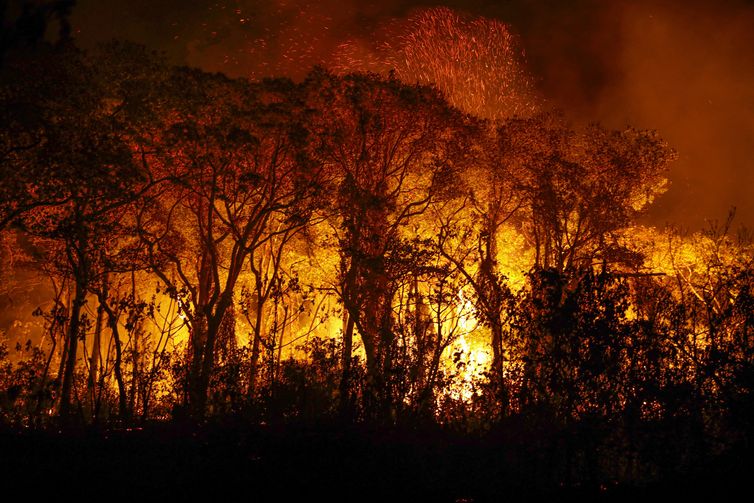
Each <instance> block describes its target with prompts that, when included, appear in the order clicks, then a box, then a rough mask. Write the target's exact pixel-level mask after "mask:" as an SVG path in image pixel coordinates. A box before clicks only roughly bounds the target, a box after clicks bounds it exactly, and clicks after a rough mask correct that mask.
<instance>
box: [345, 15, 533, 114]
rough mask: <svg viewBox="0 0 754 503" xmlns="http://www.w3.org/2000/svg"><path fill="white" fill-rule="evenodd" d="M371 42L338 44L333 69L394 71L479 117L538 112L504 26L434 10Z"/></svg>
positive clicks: (395, 24) (389, 28) (529, 82)
mask: <svg viewBox="0 0 754 503" xmlns="http://www.w3.org/2000/svg"><path fill="white" fill-rule="evenodd" d="M374 40H376V42H374V41H370V42H366V41H361V40H352V41H349V42H345V43H343V44H341V45H340V47H339V50H338V52H337V53H336V55H335V57H334V61H335V65H334V66H335V68H336V69H337V70H338V71H340V72H343V73H347V72H352V71H373V72H381V73H388V72H390V71H394V72H395V74H396V75H397V76H398V78H400V79H401V80H402V81H404V82H419V83H422V84H431V85H435V86H437V87H438V88H439V89H440V90H441V91H442V92H443V93H444V94H445V95H446V96H447V98H448V100H449V101H450V102H451V103H452V104H453V105H455V106H456V107H458V108H460V109H461V110H464V111H467V112H469V113H473V114H475V115H477V116H479V117H486V118H492V119H503V118H507V117H512V116H529V115H532V114H533V113H535V112H536V111H537V109H538V108H539V104H538V99H537V97H536V94H535V92H534V89H533V84H532V80H531V77H530V76H529V75H528V74H527V73H526V71H525V70H524V64H523V59H524V54H523V52H522V51H521V50H520V49H518V47H517V41H516V39H515V37H514V35H513V34H512V33H511V30H510V28H509V27H508V26H507V25H506V24H504V23H501V22H499V21H495V20H492V19H488V18H467V17H464V16H462V15H460V14H459V13H457V12H455V11H453V10H451V9H448V8H445V7H438V8H432V9H425V10H422V11H419V12H418V13H417V14H415V15H413V16H411V17H410V18H409V19H408V20H406V21H399V22H393V23H391V24H389V25H388V26H386V27H384V28H383V30H382V32H381V33H379V34H377V36H376V37H375V39H374Z"/></svg>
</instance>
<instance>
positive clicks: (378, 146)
mask: <svg viewBox="0 0 754 503" xmlns="http://www.w3.org/2000/svg"><path fill="white" fill-rule="evenodd" d="M305 85H306V86H307V87H308V92H309V96H310V102H312V103H316V104H317V108H318V109H319V110H321V113H322V115H321V119H322V122H321V123H320V127H319V129H318V130H317V132H318V134H319V143H318V144H317V145H315V146H314V149H315V155H317V156H318V157H319V158H320V159H322V161H323V163H325V164H326V165H327V167H328V168H329V173H331V176H332V180H333V183H334V185H335V187H336V190H337V196H336V198H335V200H334V201H333V210H334V214H335V215H336V220H337V222H338V224H337V234H338V241H339V247H340V253H341V256H342V270H341V274H342V279H341V285H342V291H341V296H342V299H343V304H344V306H345V308H346V310H347V312H348V315H349V317H350V319H351V320H352V321H353V324H354V326H355V328H356V330H358V333H359V336H360V337H361V340H362V342H363V343H364V349H365V351H366V357H367V369H368V377H369V388H370V389H369V390H368V392H367V401H368V403H367V407H368V409H369V414H370V415H372V416H373V417H374V418H377V419H379V420H387V419H389V416H390V407H391V405H392V401H393V396H392V390H391V386H390V382H389V379H390V375H391V372H392V368H393V357H394V352H395V345H396V337H395V332H394V328H393V322H394V320H393V300H394V294H395V291H396V288H397V285H398V282H397V280H398V279H400V276H401V274H404V271H406V270H407V268H406V263H405V258H406V257H405V256H402V251H403V250H404V243H405V240H406V235H405V232H404V230H403V229H404V227H405V226H406V225H407V224H408V223H410V222H411V221H412V220H414V219H416V217H417V216H419V215H421V214H423V213H424V212H425V211H426V210H427V208H428V207H429V206H430V205H431V204H432V203H433V202H434V201H436V200H437V199H438V198H440V197H442V195H443V187H445V186H447V185H448V184H450V183H451V182H452V173H453V172H454V170H455V169H456V167H457V164H458V163H459V161H460V159H461V158H462V152H463V147H464V140H463V138H464V136H463V133H464V132H466V131H467V123H466V120H465V117H464V116H463V115H462V114H461V113H460V112H458V111H456V110H454V109H452V108H451V107H450V106H449V105H447V103H446V102H445V100H444V99H443V97H442V96H441V95H440V94H439V93H438V92H437V91H436V90H435V89H432V88H428V87H421V86H408V85H405V84H403V83H401V82H399V81H398V80H397V79H395V78H394V77H391V78H388V79H383V78H380V77H378V76H376V75H374V74H354V75H348V76H345V77H335V76H333V75H330V74H328V73H326V72H324V71H316V72H315V73H313V74H312V75H310V77H309V79H308V80H307V82H305ZM349 323H350V322H349ZM350 336H351V333H350V331H348V330H347V331H346V337H350ZM345 347H346V348H349V347H351V344H350V341H349V340H346V341H345ZM347 360H348V356H347V357H346V361H347Z"/></svg>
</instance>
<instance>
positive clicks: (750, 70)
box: [523, 0, 754, 229]
mask: <svg viewBox="0 0 754 503" xmlns="http://www.w3.org/2000/svg"><path fill="white" fill-rule="evenodd" d="M603 4H604V5H600V3H597V2H577V3H576V4H575V5H574V6H572V8H571V9H567V10H566V9H561V10H556V11H551V12H550V13H549V15H547V14H545V15H543V16H540V17H537V18H532V19H531V20H530V24H529V25H528V26H526V27H524V29H523V33H524V44H525V46H526V47H527V51H528V55H529V61H530V62H531V64H532V67H533V69H534V72H535V74H537V75H538V76H539V77H540V87H541V89H542V92H543V94H545V95H546V96H548V97H549V98H550V100H551V103H552V104H553V105H555V106H557V107H559V108H562V109H564V110H565V111H566V112H567V113H568V114H569V115H571V116H575V117H577V118H579V119H580V120H583V121H590V120H597V121H600V122H603V123H604V124H605V125H607V126H610V127H614V128H622V127H625V126H626V125H632V126H635V127H638V128H646V129H655V130H657V131H658V132H659V133H660V135H661V136H662V137H663V138H665V139H666V140H667V141H668V142H669V143H670V144H671V145H672V146H673V147H674V148H675V149H676V150H677V151H678V154H679V159H678V161H676V162H675V163H674V164H673V165H672V166H671V173H670V179H671V183H672V185H671V188H670V190H669V191H668V192H667V193H666V194H665V195H664V196H663V197H661V198H660V199H659V200H658V201H657V203H655V205H654V206H653V207H652V209H651V212H650V214H649V215H648V221H649V223H654V224H659V225H661V224H664V223H666V222H671V223H675V224H679V225H682V226H687V227H689V228H692V229H695V228H700V227H704V226H705V225H706V224H705V220H706V219H712V220H723V219H724V218H725V216H726V214H727V212H728V210H729V208H730V207H731V206H735V207H736V208H737V221H738V223H740V224H744V225H746V226H747V227H750V228H751V227H752V226H754V200H753V199H754V198H753V197H752V196H753V195H754V191H753V190H752V189H754V169H752V168H754V114H753V113H752V112H754V53H753V52H752V51H751V50H750V49H749V48H751V47H754V29H753V28H754V6H752V5H751V3H747V2H741V1H723V2H715V3H712V2H701V1H691V2H689V1H684V2H680V1H659V2H658V1H650V0H646V1H638V2H637V1H631V2H629V1H625V2H612V3H608V2H604V3H603Z"/></svg>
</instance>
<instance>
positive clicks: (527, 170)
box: [0, 9, 754, 483]
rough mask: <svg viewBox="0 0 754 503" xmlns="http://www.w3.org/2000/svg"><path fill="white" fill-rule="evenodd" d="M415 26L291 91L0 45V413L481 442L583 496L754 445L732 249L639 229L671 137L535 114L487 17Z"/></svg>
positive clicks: (714, 235) (421, 18) (744, 247)
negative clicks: (516, 444) (544, 455)
mask: <svg viewBox="0 0 754 503" xmlns="http://www.w3.org/2000/svg"><path fill="white" fill-rule="evenodd" d="M407 26H408V28H406V26H403V28H402V29H403V30H404V31H403V32H402V33H401V34H400V35H399V36H392V35H391V37H389V39H390V40H391V41H392V45H390V44H387V43H378V44H377V46H376V47H375V48H371V49H369V50H370V51H372V52H371V56H370V58H372V59H371V60H370V59H369V58H367V57H366V56H364V55H363V54H358V51H359V50H360V49H359V47H358V44H356V43H355V42H348V43H345V44H343V45H342V46H341V47H340V48H339V51H340V53H341V56H342V57H341V59H340V61H341V66H340V67H338V68H335V69H334V70H333V71H330V70H327V69H323V68H317V69H314V70H312V71H311V72H310V73H309V74H308V75H307V76H306V78H305V79H303V81H301V82H293V81H291V80H288V79H283V78H277V79H264V80H257V81H250V80H247V79H231V78H228V77H226V76H224V75H221V74H210V73H206V72H203V71H200V70H197V69H190V68H183V67H173V66H170V65H168V64H166V63H165V62H164V61H162V60H161V59H160V58H159V57H158V56H155V55H154V54H152V53H150V52H149V51H147V50H146V49H144V48H142V47H139V46H133V45H130V44H125V43H113V44H110V45H107V46H104V47H102V48H100V49H99V50H97V51H93V52H91V53H84V52H82V51H79V50H76V49H73V48H71V47H69V46H66V45H65V44H63V45H61V46H60V47H57V48H50V47H40V48H37V50H35V51H33V52H30V51H8V52H7V53H6V54H5V58H4V61H3V66H2V81H1V82H2V88H1V91H0V92H1V96H2V106H0V110H2V112H0V113H1V114H2V119H1V120H0V123H1V124H2V126H1V129H0V141H1V143H0V148H1V149H2V154H1V155H2V157H0V170H1V171H0V231H2V245H3V247H2V268H3V285H2V286H0V288H2V291H1V293H2V309H3V317H2V318H3V320H4V322H5V324H6V326H7V329H6V330H5V332H4V333H3V334H2V336H3V339H2V345H0V421H2V423H3V424H4V425H9V426H13V427H45V426H48V425H58V424H63V425H68V426H70V425H77V424H119V425H126V426H132V425H139V424H144V423H147V422H150V421H158V420H159V421H167V420H171V419H172V420H188V421H193V422H197V423H201V422H202V421H205V420H207V419H208V418H209V419H213V418H214V419H216V418H224V417H242V418H244V419H245V420H246V421H248V422H249V423H250V424H260V423H266V424H269V423H286V422H293V421H303V422H315V421H321V420H325V419H327V420H330V421H333V422H336V421H339V422H340V421H342V422H343V423H346V424H353V423H356V424H370V425H371V424H376V425H381V426H392V425H425V424H435V425H442V426H443V427H447V428H449V429H452V430H457V431H465V432H475V433H484V432H490V431H503V432H505V435H509V436H510V438H514V436H515V435H517V434H520V435H522V438H524V439H526V440H525V441H529V442H531V445H530V447H531V446H534V447H531V448H532V449H537V448H538V447H537V446H545V444H547V445H551V444H549V443H548V442H552V445H556V444H557V445H561V444H559V443H558V442H561V441H562V442H565V443H566V444H567V446H566V447H567V448H566V449H565V451H564V452H566V455H564V456H565V457H563V458H562V459H560V458H558V461H557V462H556V463H555V464H554V465H553V468H552V470H554V471H553V472H552V473H549V474H548V475H547V476H548V477H549V476H552V477H553V480H560V481H562V480H569V481H572V480H575V481H582V482H586V481H588V482H594V481H599V482H600V483H603V482H604V481H611V482H617V481H620V482H623V481H631V482H637V481H647V480H652V479H653V478H655V477H657V476H658V474H659V473H660V472H661V471H662V470H664V469H665V468H666V467H667V466H669V465H673V464H674V463H681V464H682V463H691V462H692V461H691V460H694V459H700V458H702V457H704V456H706V455H708V454H709V453H720V452H723V451H724V450H725V449H727V448H729V447H730V446H732V445H735V444H736V443H738V442H740V441H741V439H742V438H748V437H747V435H749V434H750V427H751V419H752V417H751V409H750V408H749V406H750V405H751V391H752V368H753V367H752V364H753V363H754V360H753V357H754V340H753V339H752V337H753V336H754V332H753V331H754V263H753V262H752V258H753V257H754V256H753V255H752V247H751V242H750V241H749V240H748V239H747V238H746V236H743V235H742V236H737V237H734V236H733V234H732V232H731V222H730V221H727V222H726V223H725V224H722V225H713V226H710V228H709V229H708V230H707V231H705V232H701V233H697V234H690V233H682V232H680V231H677V230H673V229H656V228H648V227H642V226H639V225H638V223H637V218H638V217H639V215H641V214H642V212H643V211H644V210H645V209H646V208H647V207H648V206H649V205H651V204H652V202H653V200H654V199H655V198H656V197H658V196H659V195H661V194H662V193H663V191H664V190H665V189H666V187H667V183H668V182H667V178H666V176H667V170H668V165H669V163H670V162H672V160H673V159H674V158H675V153H674V151H673V150H672V149H671V148H669V146H668V145H667V144H666V143H665V142H664V141H663V140H662V139H661V138H660V137H659V136H658V135H657V134H656V133H655V132H653V131H643V130H635V129H626V130H622V131H614V130H608V129H606V128H604V127H602V126H600V125H596V124H593V125H589V126H574V125H572V124H571V123H569V121H568V120H567V119H566V118H564V117H563V116H562V115H559V114H557V113H551V112H543V111H541V106H540V104H539V103H538V100H537V99H535V98H534V94H533V92H532V91H531V88H530V86H529V85H528V84H527V79H526V78H525V76H524V73H523V72H522V71H521V70H520V68H519V66H518V65H519V61H518V60H517V59H516V58H517V57H518V56H516V51H515V49H514V45H515V44H514V41H513V38H512V37H511V36H510V34H509V33H508V31H507V29H506V27H505V26H504V25H502V24H499V23H494V22H488V21H485V20H479V19H477V20H464V19H462V18H461V17H459V16H458V15H456V14H455V13H453V12H452V11H449V10H445V9H435V10H429V11H426V12H423V13H421V14H419V15H417V16H415V18H413V20H412V21H411V23H409V24H408V25H407ZM370 61H372V62H371V63H370ZM389 69H393V70H394V71H393V72H388V71H387V70H389ZM353 70H370V71H374V72H376V73H369V72H354V71H353ZM417 82H418V83H417ZM32 312H33V318H30V316H31V314H32ZM562 439H565V440H562ZM689 439H693V442H689ZM655 441H657V442H660V441H661V442H662V444H661V445H662V446H663V448H665V449H666V454H664V456H665V457H664V458H663V461H662V463H660V462H658V461H656V460H655V458H653V457H652V456H653V454H651V452H652V447H651V445H652V443H653V442H655ZM527 452H528V451H527ZM522 456H523V455H522ZM589 456H594V457H593V458H590V457H589ZM522 459H523V458H522ZM527 459H528V458H527ZM537 459H539V458H536V459H534V458H532V459H530V460H529V461H530V462H531V463H532V466H535V465H536V466H540V465H537V463H538V462H539V461H537ZM529 461H527V462H529ZM663 463H664V464H663ZM553 483H555V482H553Z"/></svg>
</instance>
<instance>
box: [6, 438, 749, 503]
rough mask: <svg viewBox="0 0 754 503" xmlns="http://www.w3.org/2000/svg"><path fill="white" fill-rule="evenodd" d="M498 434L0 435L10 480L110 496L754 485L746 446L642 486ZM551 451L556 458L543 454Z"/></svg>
mask: <svg viewBox="0 0 754 503" xmlns="http://www.w3.org/2000/svg"><path fill="white" fill-rule="evenodd" d="M518 455H519V454H515V453H511V452H510V448H509V447H506V445H503V444H502V443H501V442H500V441H499V440H496V439H494V438H475V439H469V438H466V437H461V436H457V435H453V434H448V433H444V432H439V431H433V432H428V431H422V432H415V431H414V432H411V431H395V430H391V431H389V432H386V431H384V430H383V431H376V430H367V429H364V428H335V427H295V426H290V425H288V426H286V427H276V428H271V427H257V428H239V427H238V426H227V425H223V426H221V425H216V426H212V427H203V428H186V427H177V426H174V425H165V424H157V425H151V426H148V427H145V428H140V429H109V430H100V431H78V432H67V433H62V432H59V431H58V432H10V431H4V432H2V433H0V480H2V482H3V484H2V485H3V488H4V490H5V491H6V492H7V491H10V490H11V489H17V490H19V491H20V492H21V494H26V495H28V496H32V497H39V496H62V495H70V496H73V497H76V498H82V497H83V498H86V499H89V498H96V499H101V500H103V501H106V500H108V499H111V498H113V497H116V498H117V499H121V498H123V499H125V498H128V499H131V500H133V501H138V500H139V499H142V498H144V497H148V498H149V499H150V500H152V499H167V500H169V501H174V500H177V499H179V498H187V497H191V498H192V499H194V498H195V497H205V496H206V497H210V498H211V500H212V501H222V499H220V498H231V497H232V499H230V501H354V502H358V501H386V502H397V501H437V502H485V501H570V500H578V501H632V502H636V501H638V502H639V503H641V499H642V498H651V500H658V499H660V500H662V499H666V498H667V499H668V501H684V502H687V501H702V500H707V501H719V500H721V499H723V498H728V497H733V496H734V495H736V493H737V492H738V491H743V494H748V487H749V486H750V482H751V480H750V479H751V476H752V475H754V472H752V471H751V468H750V467H751V466H752V463H751V461H752V456H751V451H750V450H747V449H744V448H740V449H736V450H734V451H732V452H729V453H728V454H726V455H723V456H720V457H718V458H716V459H709V460H706V461H705V462H704V463H700V464H698V465H697V466H695V467H693V468H691V469H689V470H687V471H685V472H683V473H677V474H670V475H667V476H665V477H664V478H662V479H661V480H659V481H656V482H653V483H650V484H644V485H634V486H622V485H617V484H616V485H610V486H606V485H605V484H599V485H593V486H590V485H583V484H579V485H578V486H577V487H573V486H572V487H569V484H568V481H567V480H561V481H560V482H553V481H551V480H549V479H548V478H547V477H546V476H542V477H540V476H538V475H537V474H534V473H531V471H530V470H528V469H525V468H524V467H523V466H522V465H521V463H520V462H518V458H517V456H518ZM545 461H546V460H545Z"/></svg>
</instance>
